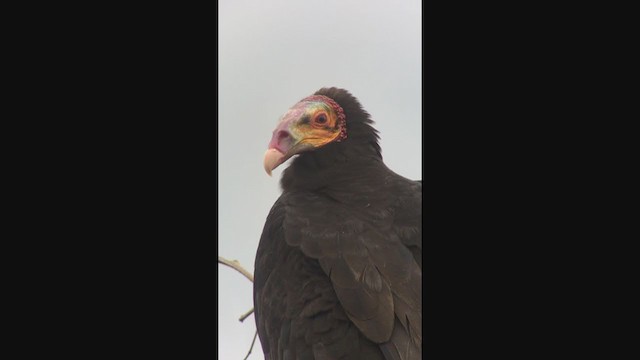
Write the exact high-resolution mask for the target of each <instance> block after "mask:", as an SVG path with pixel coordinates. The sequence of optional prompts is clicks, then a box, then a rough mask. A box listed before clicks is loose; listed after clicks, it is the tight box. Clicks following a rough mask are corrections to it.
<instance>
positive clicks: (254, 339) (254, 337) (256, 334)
mask: <svg viewBox="0 0 640 360" xmlns="http://www.w3.org/2000/svg"><path fill="white" fill-rule="evenodd" d="M256 337H258V330H256V333H255V335H253V341H252V342H251V347H250V348H249V352H248V353H247V356H245V357H244V360H247V359H248V358H249V354H251V350H253V344H255V343H256Z"/></svg>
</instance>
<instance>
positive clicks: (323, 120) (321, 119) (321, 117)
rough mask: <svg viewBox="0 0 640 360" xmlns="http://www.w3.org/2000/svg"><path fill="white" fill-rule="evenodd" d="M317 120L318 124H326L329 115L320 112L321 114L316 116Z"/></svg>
mask: <svg viewBox="0 0 640 360" xmlns="http://www.w3.org/2000/svg"><path fill="white" fill-rule="evenodd" d="M316 122H317V123H318V124H324V123H326V122H327V115H325V114H320V115H318V117H317V118H316Z"/></svg>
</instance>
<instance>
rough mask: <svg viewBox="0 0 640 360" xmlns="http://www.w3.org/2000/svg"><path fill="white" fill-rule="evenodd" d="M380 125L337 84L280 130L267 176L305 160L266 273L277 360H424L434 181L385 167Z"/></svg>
mask: <svg viewBox="0 0 640 360" xmlns="http://www.w3.org/2000/svg"><path fill="white" fill-rule="evenodd" d="M372 124H373V121H372V120H371V118H370V115H369V114H368V113H367V112H366V111H365V110H364V109H363V107H362V106H361V105H360V102H359V101H358V100H357V99H356V98H355V97H354V96H353V95H351V94H350V93H349V92H348V91H346V90H343V89H338V88H334V87H332V88H322V89H320V90H318V91H317V92H316V93H315V94H313V95H311V96H308V97H306V98H304V99H302V100H301V101H300V102H298V103H297V104H295V105H294V106H293V107H291V108H290V109H289V110H288V111H287V112H286V113H285V114H284V115H283V116H282V117H281V119H280V121H279V123H278V125H277V127H276V129H275V130H274V131H273V136H272V138H271V141H270V143H269V147H268V150H267V152H266V153H265V156H264V168H265V170H266V172H267V173H268V174H269V175H271V171H272V170H273V169H275V168H276V167H278V166H279V165H280V164H282V163H284V162H285V161H286V160H287V159H289V158H291V157H292V156H294V155H295V158H293V159H292V160H291V162H290V165H289V167H288V168H286V169H285V170H284V171H283V173H282V178H281V180H280V185H281V188H282V194H281V196H280V197H279V198H278V200H277V201H276V202H275V204H274V205H273V207H272V208H271V211H270V212H269V215H268V217H267V220H266V223H265V225H264V228H263V231H262V235H261V238H260V244H259V246H258V250H257V253H256V260H255V267H254V271H255V274H254V276H255V278H254V288H253V293H254V299H253V300H254V309H255V319H256V326H257V330H258V335H259V337H260V342H261V344H262V349H263V351H264V355H265V359H267V360H302V359H305V360H306V359H309V360H311V359H316V360H320V359H367V360H377V359H386V360H415V359H421V358H422V181H421V180H420V181H413V180H410V179H407V178H405V177H402V176H400V175H398V174H396V173H395V172H393V171H392V170H390V169H389V168H388V167H387V166H386V165H385V164H384V162H383V161H382V155H381V149H380V146H379V144H378V140H379V137H378V132H377V130H375V129H374V128H373V127H372Z"/></svg>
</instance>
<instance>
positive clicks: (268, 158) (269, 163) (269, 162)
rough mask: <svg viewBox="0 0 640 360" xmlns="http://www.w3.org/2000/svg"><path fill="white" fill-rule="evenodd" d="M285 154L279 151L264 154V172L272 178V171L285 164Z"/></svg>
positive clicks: (274, 150) (273, 150) (269, 151)
mask: <svg viewBox="0 0 640 360" xmlns="http://www.w3.org/2000/svg"><path fill="white" fill-rule="evenodd" d="M285 160H286V159H285V158H284V154H283V153H281V152H280V151H278V150H277V149H269V150H267V152H266V153H264V171H266V172H267V175H269V176H271V171H272V170H273V169H275V168H277V167H278V166H279V165H280V164H282V163H283V162H285Z"/></svg>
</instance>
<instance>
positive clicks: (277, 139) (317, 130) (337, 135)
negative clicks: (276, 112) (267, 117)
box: [264, 94, 347, 176]
mask: <svg viewBox="0 0 640 360" xmlns="http://www.w3.org/2000/svg"><path fill="white" fill-rule="evenodd" d="M346 138H347V125H346V116H345V113H344V111H343V109H342V107H340V105H338V103H337V102H335V101H334V100H333V99H331V98H329V97H327V96H324V95H317V94H316V95H312V96H309V97H306V98H304V99H302V100H301V101H300V102H298V103H297V104H295V105H294V106H293V107H291V108H290V109H289V110H288V111H287V112H286V113H285V114H284V115H283V116H282V118H281V119H280V122H279V123H278V126H277V127H276V129H275V130H274V131H273V136H272V138H271V141H270V142H269V149H268V150H267V152H266V153H265V155H264V169H265V171H266V172H267V174H269V176H271V171H272V170H273V169H275V168H276V167H278V166H279V165H280V164H282V163H284V162H285V161H286V160H287V159H289V158H290V157H292V156H293V155H296V154H300V153H303V152H306V151H313V150H315V149H318V148H321V147H323V146H325V145H327V144H330V143H334V142H341V141H343V140H345V139H346Z"/></svg>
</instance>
